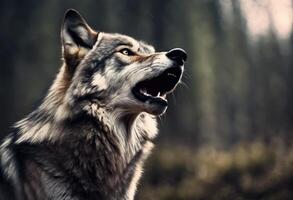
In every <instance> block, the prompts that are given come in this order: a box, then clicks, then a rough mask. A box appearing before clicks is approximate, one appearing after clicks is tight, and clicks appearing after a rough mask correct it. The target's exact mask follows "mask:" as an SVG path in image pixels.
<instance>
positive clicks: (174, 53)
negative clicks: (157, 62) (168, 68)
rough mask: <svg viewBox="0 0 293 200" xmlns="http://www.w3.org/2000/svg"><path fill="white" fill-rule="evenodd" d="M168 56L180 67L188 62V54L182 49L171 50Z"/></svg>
mask: <svg viewBox="0 0 293 200" xmlns="http://www.w3.org/2000/svg"><path fill="white" fill-rule="evenodd" d="M166 56H167V57H168V58H169V59H171V60H173V61H174V62H176V64H178V65H183V64H184V62H185V61H186V59H187V54H186V52H185V51H184V50H183V49H181V48H174V49H171V50H170V51H168V52H167V53H166Z"/></svg>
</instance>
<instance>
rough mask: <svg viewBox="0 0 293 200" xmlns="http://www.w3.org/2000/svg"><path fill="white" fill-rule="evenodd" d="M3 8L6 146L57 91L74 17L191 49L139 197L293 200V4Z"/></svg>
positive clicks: (246, 1) (128, 0)
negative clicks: (66, 31) (69, 15)
mask: <svg viewBox="0 0 293 200" xmlns="http://www.w3.org/2000/svg"><path fill="white" fill-rule="evenodd" d="M0 4H1V6H0V27H1V30H0V58H1V66H0V68H1V72H0V113H1V115H0V118H1V120H0V132H1V134H0V135H1V137H3V136H4V135H5V134H6V133H8V132H9V127H10V126H11V125H12V124H13V123H14V122H15V121H17V120H19V119H21V118H22V117H24V116H25V115H26V114H28V113H29V112H30V111H31V110H32V109H33V108H35V107H36V106H37V105H38V104H39V102H40V100H41V97H42V96H44V94H45V92H46V90H47V89H48V87H49V85H50V84H51V82H52V80H53V78H54V76H55V74H56V73H57V71H58V68H59V66H60V65H61V46H60V38H59V32H60V26H61V23H62V17H63V14H64V11H65V10H66V9H68V8H74V9H77V10H79V11H80V12H81V14H82V15H83V16H84V17H85V18H86V19H87V20H88V22H89V24H90V25H91V26H92V27H94V28H95V29H96V30H99V31H104V32H119V33H124V34H128V35H131V36H133V37H135V38H138V39H141V40H145V41H147V42H149V43H151V44H153V45H154V46H155V47H156V48H157V50H169V49H171V48H173V47H181V48H184V49H185V50H186V51H187V52H188V62H187V63H186V71H185V76H184V80H183V82H184V83H183V84H182V85H181V87H179V89H177V91H176V92H175V94H174V97H172V96H171V98H170V102H171V105H170V106H169V108H168V111H167V114H166V115H165V116H164V117H162V118H161V120H160V121H161V123H160V126H161V131H160V136H159V138H158V141H157V147H156V149H155V151H154V153H153V155H152V156H151V158H150V159H149V160H148V161H147V165H146V168H145V173H144V176H143V180H142V182H141V184H140V186H139V189H138V194H137V196H136V198H137V199H140V200H149V199H151V200H173V199H174V200H225V199H227V200H254V199H255V200H258V199H264V200H287V199H288V200H289V199H293V190H292V189H293V146H292V142H291V141H292V136H291V135H292V131H293V103H292V102H293V32H292V23H293V3H292V1H291V0H184V1H178V0H143V1H136V0H71V1H69V0H63V1H59V0H50V1H49V0H48V1H40V0H25V1H20V0H19V1H17V0H9V1H8V0H2V1H1V3H0Z"/></svg>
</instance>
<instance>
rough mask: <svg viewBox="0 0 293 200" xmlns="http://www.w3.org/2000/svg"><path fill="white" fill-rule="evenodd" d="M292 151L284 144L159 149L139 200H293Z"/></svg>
mask: <svg viewBox="0 0 293 200" xmlns="http://www.w3.org/2000/svg"><path fill="white" fill-rule="evenodd" d="M292 184H293V147H292V146H291V147H285V146H284V145H283V144H282V143H281V142H276V143H273V144H265V143H263V142H253V143H240V144H238V145H235V146H234V147H233V148H232V149H230V150H218V149H216V148H214V147H211V146H205V147H201V148H199V149H198V150H192V149H189V148H186V147H170V146H169V147H166V146H165V147H163V148H161V149H157V150H156V151H155V153H154V155H153V156H152V158H151V159H150V162H149V163H148V167H147V170H146V172H145V174H144V181H143V183H142V184H141V186H140V188H139V193H138V197H137V199H140V200H144V199H145V200H148V199H152V200H164V199H165V200H226V199H227V200H231V199H233V200H254V199H255V200H261V199H264V200H287V199H288V200H289V199H292V197H293V191H292V190H291V187H292Z"/></svg>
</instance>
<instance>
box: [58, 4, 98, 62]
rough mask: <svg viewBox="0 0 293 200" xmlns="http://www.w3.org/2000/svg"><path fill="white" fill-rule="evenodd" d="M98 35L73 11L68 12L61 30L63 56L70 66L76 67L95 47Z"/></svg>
mask: <svg viewBox="0 0 293 200" xmlns="http://www.w3.org/2000/svg"><path fill="white" fill-rule="evenodd" d="M97 36H98V33H97V32H95V31H93V30H92V29H91V28H90V27H89V25H88V24H87V23H86V21H85V20H84V18H83V17H82V16H81V15H80V14H79V13H78V12H77V11H76V10H73V9H69V10H67V11H66V13H65V16H64V21H63V25H62V29H61V40H62V48H63V56H64V59H65V62H66V63H67V64H68V65H74V66H76V65H77V64H78V63H79V61H80V60H81V59H82V58H83V57H84V56H85V54H86V53H87V52H88V51H89V50H90V49H91V48H92V47H93V46H94V44H95V42H96V40H97Z"/></svg>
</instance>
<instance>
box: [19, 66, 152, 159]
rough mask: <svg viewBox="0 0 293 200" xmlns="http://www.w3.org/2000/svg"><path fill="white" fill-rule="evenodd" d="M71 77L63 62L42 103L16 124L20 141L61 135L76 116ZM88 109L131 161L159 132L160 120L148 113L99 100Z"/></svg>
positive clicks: (53, 138) (41, 140)
mask: <svg viewBox="0 0 293 200" xmlns="http://www.w3.org/2000/svg"><path fill="white" fill-rule="evenodd" d="M71 78H72V77H71V75H70V73H69V72H68V67H67V66H66V65H63V66H62V67H61V69H60V71H59V73H58V75H57V77H56V79H55V81H54V83H53V85H52V86H51V88H50V89H49V93H48V95H47V96H46V98H45V99H44V101H43V103H42V104H41V106H40V107H39V108H38V109H37V110H36V111H34V112H33V113H31V114H30V115H28V117H26V118H25V119H23V120H21V121H19V122H18V123H17V124H16V125H15V127H16V128H18V129H19V137H18V140H17V142H18V143H21V142H24V141H27V142H32V143H40V142H43V141H50V142H55V141H58V140H59V139H60V138H61V136H62V135H61V133H60V131H59V132H58V130H60V129H62V128H63V127H62V125H63V123H62V122H63V121H64V120H66V119H69V118H72V117H74V114H73V113H72V111H71V109H70V106H69V104H68V102H67V100H66V95H65V94H66V91H67V89H68V87H69V86H70V82H71ZM85 110H86V112H87V114H88V115H90V116H92V117H94V118H95V119H96V120H97V122H98V123H99V124H101V127H102V128H103V129H104V130H103V131H104V132H105V133H108V132H111V133H113V134H115V135H116V137H117V139H118V141H119V147H120V151H121V153H122V154H123V155H126V158H127V160H129V159H131V157H132V156H133V155H134V154H135V152H137V151H138V150H139V149H140V148H141V145H142V142H143V141H144V140H146V139H152V138H154V137H155V136H156V134H157V123H156V119H155V117H154V116H152V115H150V114H148V113H140V114H125V113H127V112H125V110H123V109H119V108H117V109H114V110H113V109H109V108H107V107H104V106H100V105H98V104H97V103H91V104H88V105H87V106H86V107H85Z"/></svg>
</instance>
